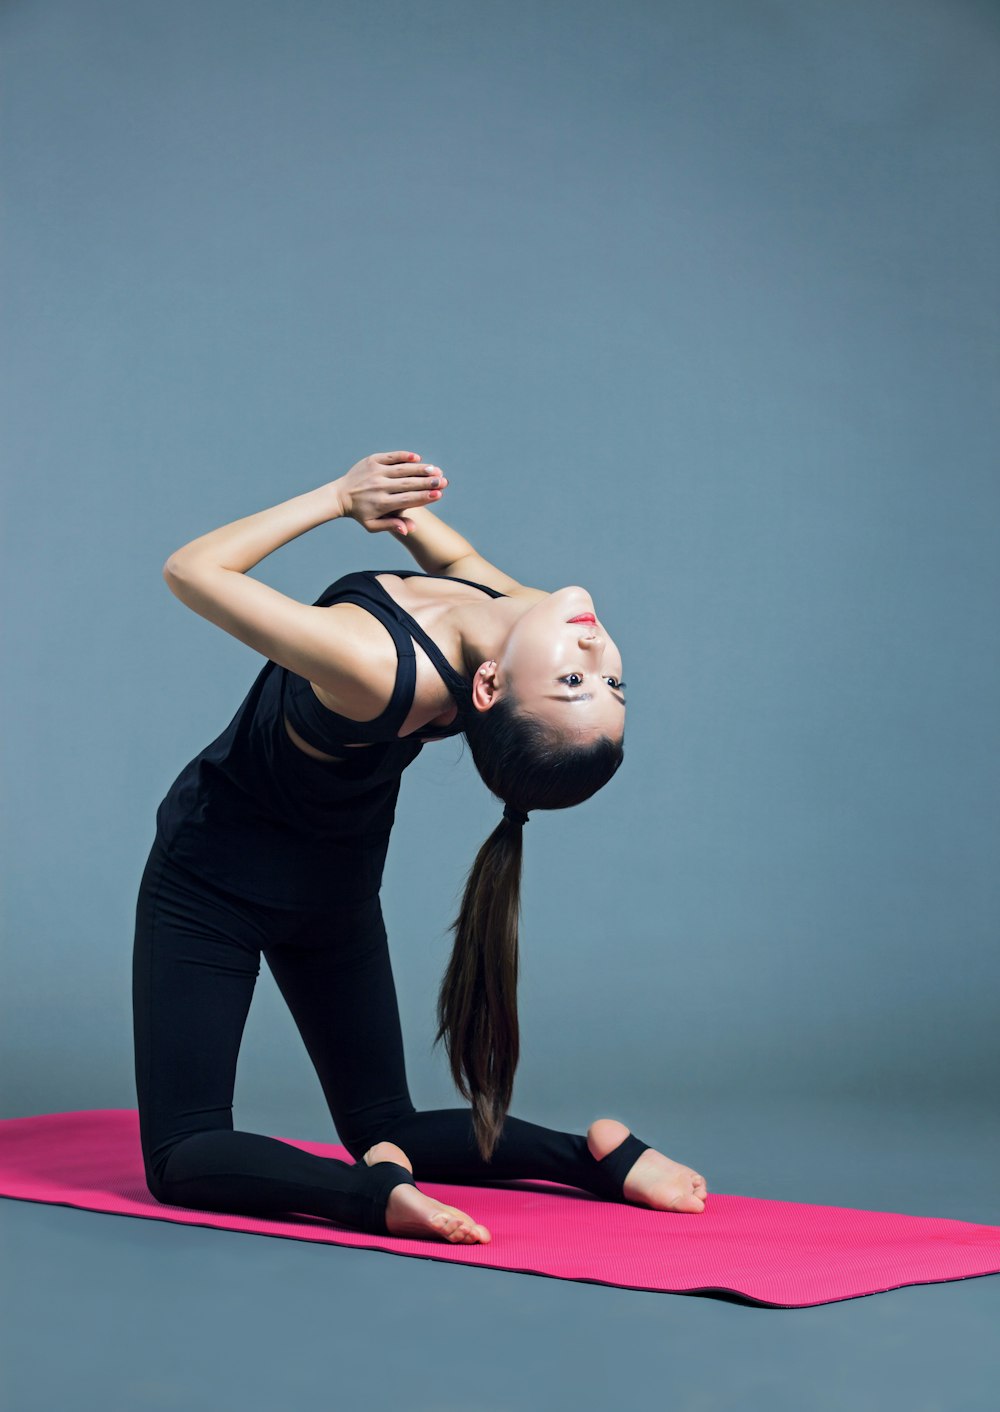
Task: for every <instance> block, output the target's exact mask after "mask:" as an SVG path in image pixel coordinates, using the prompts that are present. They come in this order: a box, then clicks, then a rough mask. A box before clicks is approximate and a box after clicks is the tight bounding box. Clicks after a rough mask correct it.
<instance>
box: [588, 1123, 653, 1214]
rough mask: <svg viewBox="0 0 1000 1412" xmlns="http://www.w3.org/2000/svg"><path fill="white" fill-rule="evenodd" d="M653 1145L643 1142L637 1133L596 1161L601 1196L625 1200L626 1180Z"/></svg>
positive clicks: (630, 1135)
mask: <svg viewBox="0 0 1000 1412" xmlns="http://www.w3.org/2000/svg"><path fill="white" fill-rule="evenodd" d="M650 1146H651V1144H650V1143H648V1142H643V1141H642V1139H641V1138H638V1137H636V1135H635V1133H629V1135H628V1137H627V1138H626V1139H625V1141H624V1142H621V1143H619V1144H618V1146H617V1147H616V1148H614V1150H613V1151H611V1152H609V1153H608V1155H607V1156H606V1157H602V1158H601V1159H600V1161H595V1163H594V1168H595V1171H596V1172H598V1173H600V1176H599V1178H598V1184H599V1185H600V1186H601V1188H602V1190H601V1191H600V1193H599V1194H600V1195H601V1196H605V1197H607V1198H608V1200H610V1201H621V1200H622V1198H623V1195H624V1193H623V1188H624V1186H625V1178H626V1177H627V1176H628V1174H629V1172H630V1171H631V1169H632V1167H633V1166H634V1165H635V1162H636V1160H637V1158H638V1157H639V1156H640V1155H641V1154H642V1153H643V1152H645V1151H646V1149H647V1147H650Z"/></svg>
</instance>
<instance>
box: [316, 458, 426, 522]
mask: <svg viewBox="0 0 1000 1412" xmlns="http://www.w3.org/2000/svg"><path fill="white" fill-rule="evenodd" d="M447 484H448V479H447V477H446V476H444V475H442V473H441V471H440V469H439V468H438V467H437V466H433V465H430V464H429V463H428V462H426V461H421V460H420V458H419V457H418V456H417V454H416V452H414V451H377V452H375V453H374V454H373V455H371V456H365V458H364V459H363V460H361V461H358V463H357V465H354V466H352V467H351V469H350V470H349V471H348V472H347V473H346V475H343V476H341V477H340V479H339V480H337V481H335V482H334V486H335V487H336V491H337V498H338V500H339V501H340V505H341V510H342V513H343V514H344V515H345V516H350V518H351V519H352V520H357V522H358V524H359V525H362V526H363V527H364V528H365V529H366V530H367V531H368V533H369V534H377V533H378V532H379V531H380V530H396V531H398V532H399V533H400V534H403V535H405V534H407V533H408V529H407V526H408V525H409V524H410V521H409V520H407V518H406V516H405V514H404V513H403V512H404V511H405V510H407V509H411V508H413V507H415V506H418V505H429V504H434V502H435V501H437V500H440V499H441V495H442V493H443V487H444V486H446V485H447Z"/></svg>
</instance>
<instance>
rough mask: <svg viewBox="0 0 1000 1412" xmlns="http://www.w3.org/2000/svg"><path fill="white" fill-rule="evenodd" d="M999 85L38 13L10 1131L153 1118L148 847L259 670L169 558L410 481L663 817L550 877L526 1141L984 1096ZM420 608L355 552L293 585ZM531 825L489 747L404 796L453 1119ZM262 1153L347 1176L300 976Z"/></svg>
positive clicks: (937, 25)
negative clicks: (724, 1111) (828, 1105)
mask: <svg viewBox="0 0 1000 1412" xmlns="http://www.w3.org/2000/svg"><path fill="white" fill-rule="evenodd" d="M997 34H998V19H997V10H996V8H995V6H992V5H987V4H981V3H974V0H954V2H953V3H948V4H944V3H935V2H934V0H905V3H903V2H902V0H900V3H895V4H886V3H883V4H880V5H879V6H877V7H872V6H871V5H870V4H868V3H867V0H838V3H836V4H819V3H805V4H803V3H802V0H770V3H761V4H753V5H747V4H744V3H736V2H735V0H711V3H705V0H683V3H682V2H681V0H677V3H664V4H653V3H638V0H626V3H623V4H618V5H616V6H615V7H609V6H607V5H606V4H603V3H600V4H599V3H591V0H586V2H585V3H579V0H578V2H577V3H548V4H544V5H542V4H534V3H505V4H503V5H494V6H488V5H483V6H479V5H477V6H470V5H467V4H462V3H457V0H440V2H439V3H421V4H416V5H404V4H398V5H397V4H389V3H384V0H383V3H379V4H377V5H374V6H372V5H369V4H363V3H360V0H351V3H340V2H339V0H338V3H336V4H321V3H307V0H294V2H293V3H288V0H286V3H283V4H282V5H280V6H279V5H268V4H264V3H236V0H233V3H223V2H222V0H216V3H212V4H209V5H205V4H202V3H192V2H191V0H185V3H176V2H175V3H172V4H171V5H169V6H164V5H154V4H152V3H130V4H125V3H122V0H106V2H105V3H98V0H87V3H84V4H79V3H68V0H62V3H57V2H56V0H52V3H48V4H40V3H34V4H32V3H27V0H21V2H20V3H9V4H8V5H6V6H5V7H4V14H3V38H4V53H5V59H4V64H5V69H6V73H5V77H4V88H5V94H6V97H5V100H4V106H5V110H6V116H5V123H4V129H5V132H6V141H5V144H4V155H3V181H4V192H5V195H4V201H3V216H2V219H3V237H4V248H5V256H4V265H5V275H6V278H5V293H6V298H5V315H4V320H5V329H6V332H5V336H4V340H3V343H4V366H3V369H2V373H3V378H2V381H3V386H4V389H5V401H6V418H5V427H6V429H5V432H4V446H5V453H6V454H5V457H4V460H5V469H4V473H3V474H4V531H3V534H4V539H3V551H2V556H0V566H2V574H3V593H4V602H5V614H4V620H5V621H4V643H3V650H4V665H5V671H4V673H3V711H4V730H3V734H2V751H3V764H4V772H3V773H4V786H3V787H4V808H3V826H4V837H3V885H4V913H5V921H4V934H5V943H4V985H3V988H2V990H3V1014H2V1027H3V1032H4V1035H5V1045H6V1047H7V1052H6V1054H5V1056H4V1063H3V1072H4V1076H5V1078H4V1090H3V1095H2V1105H3V1107H2V1111H3V1114H4V1115H5V1116H19V1115H26V1114H31V1113H40V1112H46V1111H63V1110H69V1109H76V1108H102V1107H107V1108H115V1107H133V1106H134V1102H135V1098H134V1089H133V1079H132V1067H131V1066H132V1050H131V1017H130V965H131V942H132V924H133V917H134V906H135V894H136V889H137V886H138V882H139V877H140V874H141V871H142V867H143V864H144V862H145V858H146V854H147V851H148V848H149V845H150V843H151V841H152V834H153V816H154V811H155V808H156V805H157V803H158V801H159V800H160V798H161V797H162V795H163V793H164V792H165V790H166V789H167V787H168V785H169V783H170V781H171V780H172V779H173V777H174V776H175V774H176V773H177V772H178V771H179V769H180V768H181V766H182V765H183V764H184V763H185V762H186V761H187V760H188V759H189V758H190V757H191V756H192V755H193V754H194V753H195V752H196V751H197V750H198V749H200V748H201V747H202V746H203V745H204V744H206V743H207V742H208V741H209V740H210V739H212V738H213V737H214V736H215V735H216V734H217V733H218V732H219V731H220V730H221V729H222V728H223V727H224V726H225V724H226V723H227V722H228V720H229V719H230V717H231V715H232V714H233V712H234V710H235V709H236V706H237V704H238V703H239V701H240V700H241V698H242V696H243V695H244V693H245V692H246V690H247V689H248V687H249V685H250V682H251V681H252V679H253V677H254V675H255V674H256V672H257V671H258V669H259V667H260V666H261V665H262V660H263V659H261V658H259V657H258V656H257V655H256V654H254V653H253V652H252V651H251V650H250V649H248V648H247V647H245V646H244V645H242V644H241V643H239V642H237V641H236V640H234V639H232V638H229V637H227V636H226V635H225V634H224V633H223V632H221V631H220V630H219V629H218V628H216V627H214V626H213V625H211V624H209V623H207V622H206V621H204V620H203V619H200V618H199V617H197V616H196V615H195V614H193V613H191V612H190V611H189V610H187V609H186V608H184V607H183V606H182V605H181V604H180V603H179V602H178V601H177V600H176V599H174V598H173V597H172V596H171V594H170V592H169V590H168V589H167V588H166V586H165V584H164V583H163V581H162V579H161V576H160V571H161V566H162V564H163V561H164V559H165V558H166V556H167V555H168V554H169V553H170V552H171V550H173V549H174V548H176V547H178V546H179V545H181V544H183V543H185V542H186V541H187V540H189V539H191V538H193V537H195V536H196V535H198V534H200V533H203V532H204V531H206V530H208V529H211V528H214V527H216V526H218V525H220V524H222V523H225V522H227V521H229V520H232V519H236V518H238V517H240V516H242V515H245V514H249V513H251V512H253V511H255V510H259V509H261V508H263V507H264V506H267V505H272V504H275V503H277V502H279V501H281V500H284V499H286V498H288V497H290V496H292V495H295V494H298V493H300V492H301V491H304V490H308V489H311V488H312V487H314V486H316V485H319V484H320V483H322V482H324V481H326V480H329V479H332V478H333V477H334V476H336V475H338V474H340V473H342V472H343V471H344V470H346V469H347V468H348V467H349V466H350V465H351V464H352V463H353V462H354V461H356V460H357V459H358V458H359V457H361V456H363V455H365V454H367V453H369V452H371V451H377V450H387V449H390V448H394V447H397V446H399V447H408V448H412V449H414V450H416V451H418V452H419V453H421V454H422V455H423V456H425V457H428V458H430V459H433V460H434V461H435V462H437V463H438V464H440V465H441V466H442V467H443V468H444V469H445V471H446V472H447V474H448V476H449V477H450V481H451V484H450V488H449V490H448V491H447V493H446V497H445V501H444V505H443V508H442V511H441V513H442V515H443V516H444V517H445V518H446V519H448V520H449V521H450V522H451V523H453V524H454V525H455V526H456V527H457V528H458V529H459V530H461V531H462V532H463V533H464V534H466V535H467V536H468V537H469V538H470V539H471V540H472V542H473V543H474V544H475V545H476V546H477V548H479V549H480V550H481V551H482V552H483V553H484V554H485V555H487V556H488V557H490V558H492V559H494V560H495V561H496V562H497V563H498V564H500V565H501V566H502V567H503V568H504V569H506V570H508V571H509V572H511V573H512V574H514V575H516V576H518V577H520V578H522V579H523V580H525V581H526V582H529V583H533V584H537V585H540V586H542V587H546V588H556V587H559V586H561V585H563V584H567V583H583V584H585V585H586V586H587V587H588V588H589V589H590V590H591V591H592V593H593V595H594V599H595V602H596V603H597V605H598V608H599V611H600V612H601V614H602V616H603V618H604V620H605V621H606V623H607V624H608V626H609V628H610V629H611V631H612V632H613V633H614V634H615V635H616V637H617V639H618V641H619V644H620V646H621V648H622V651H623V655H624V676H625V679H626V681H627V682H628V685H629V694H630V707H629V715H628V725H627V733H626V762H625V765H624V767H623V769H622V771H621V772H620V773H619V775H618V776H617V777H616V779H615V780H614V782H613V783H612V785H611V786H610V787H609V788H607V789H606V790H605V791H603V792H602V793H601V794H600V795H598V796H597V797H596V798H595V799H593V800H592V801H590V802H589V803H587V804H586V805H584V806H582V807H580V808H578V809H576V810H572V811H567V812H565V813H560V814H553V815H548V816H545V815H537V816H534V817H533V818H532V821H531V824H530V826H529V827H528V829H527V830H526V834H525V844H526V863H525V885H524V923H523V932H522V955H523V970H522V985H521V1013H522V1024H523V1060H522V1064H521V1068H520V1071H519V1075H518V1083H517V1089H516V1093H515V1106H514V1111H515V1112H518V1113H519V1114H521V1115H522V1116H525V1117H531V1118H534V1119H536V1120H538V1121H549V1122H552V1123H555V1124H558V1125H562V1126H567V1127H572V1128H574V1129H577V1130H582V1128H583V1126H584V1125H585V1124H586V1123H587V1122H589V1121H590V1119H591V1118H593V1117H595V1116H597V1115H598V1114H601V1113H612V1114H615V1115H616V1116H619V1117H622V1118H624V1119H625V1120H626V1121H630V1122H632V1123H633V1125H635V1126H636V1128H637V1130H638V1131H639V1132H640V1135H642V1136H644V1137H645V1138H646V1139H647V1140H649V1141H653V1142H654V1143H656V1144H657V1145H663V1146H665V1147H666V1148H667V1150H672V1149H671V1146H670V1142H671V1137H672V1128H671V1112H672V1111H673V1110H674V1109H675V1108H676V1106H677V1105H678V1103H679V1102H680V1101H681V1099H682V1098H683V1100H684V1102H686V1103H687V1104H689V1105H691V1104H694V1105H697V1106H700V1107H702V1108H704V1109H706V1110H710V1109H711V1108H712V1105H713V1104H719V1105H721V1104H726V1105H728V1107H729V1109H730V1110H731V1111H737V1112H738V1111H739V1110H741V1109H743V1108H745V1107H746V1105H747V1104H749V1103H751V1102H753V1103H758V1102H759V1101H760V1100H761V1099H762V1098H763V1097H765V1096H767V1095H786V1096H788V1097H789V1098H790V1099H793V1098H800V1099H802V1100H804V1101H807V1102H808V1101H811V1100H812V1099H813V1098H815V1099H817V1100H820V1099H823V1100H827V1101H829V1102H835V1101H841V1100H845V1101H846V1102H847V1103H848V1104H850V1103H852V1102H860V1101H861V1100H863V1099H868V1098H871V1097H876V1098H879V1099H884V1100H887V1101H888V1103H889V1104H896V1103H899V1104H904V1103H913V1102H916V1103H917V1104H921V1103H923V1102H925V1101H926V1102H931V1101H935V1102H936V1101H937V1100H945V1101H952V1100H954V1101H958V1100H959V1099H962V1100H975V1099H977V1098H980V1099H981V1098H985V1097H986V1096H988V1095H989V1096H995V1090H996V1081H997V1078H998V1058H997V1044H996V1032H997V1026H996V1019H997V1003H996V993H997V981H998V971H1000V955H998V946H997V942H998V940H1000V887H998V879H1000V870H998V868H997V858H998V842H1000V839H998V833H1000V829H998V822H1000V819H998V813H1000V810H998V789H997V784H998V779H997V775H998V751H997V745H998V731H997V723H998V721H1000V691H998V685H1000V683H998V654H997V637H996V619H997V608H998V567H1000V556H998V552H997V550H998V538H997V529H998V510H1000V485H998V472H997V462H996V450H997V439H996V430H997V420H998V410H1000V409H998V397H997V385H998V384H997V370H998V369H997V364H998V357H997V352H998V341H997V323H998V304H997V294H998V280H997V266H998V257H997V245H996V240H995V235H996V231H997V229H1000V209H998V208H1000V200H998V194H1000V192H998V176H997V172H998V167H997V160H996V158H997V152H996V147H997V143H996V134H997V133H998V131H1000V126H998V117H1000V114H998V111H997V109H998V106H1000V104H998V97H997V95H998V87H997V84H996V71H997V53H998V46H997ZM393 566H406V567H412V566H413V565H412V561H411V560H410V559H409V557H408V556H407V554H406V551H405V549H404V548H403V547H402V546H401V545H398V544H396V543H395V542H394V541H393V540H392V539H391V538H390V536H388V535H382V536H368V535H366V534H365V533H364V531H362V530H361V529H360V528H359V527H358V526H356V525H355V524H353V523H350V522H342V523H335V524H331V525H327V526H323V527H321V528H320V529H318V530H316V531H314V532H313V533H311V534H309V535H307V536H305V537H303V538H301V539H299V540H297V541H295V542H293V543H292V544H290V545H288V546H287V547H285V548H283V549H281V550H279V551H278V552H277V553H276V554H274V555H273V556H272V557H270V558H269V559H266V560H264V561H263V562H262V563H261V564H260V565H259V566H258V567H257V568H256V569H255V570H253V573H254V574H255V575H256V576H259V577H260V578H262V579H264V580H265V581H266V582H268V583H271V584H273V585H274V586H275V587H277V588H279V589H281V590H282V591H284V592H286V593H290V594H293V595H295V596H296V597H299V598H301V599H303V600H306V601H311V600H312V599H313V598H314V597H315V596H317V594H318V593H319V591H320V590H321V589H322V588H323V587H325V586H326V585H327V584H328V583H329V582H330V581H331V580H332V579H333V578H335V577H337V576H338V575H339V574H341V573H343V572H345V571H346V570H348V569H352V568H363V567H374V568H391V567H393ZM498 817H499V808H498V806H497V805H496V804H495V802H494V801H493V800H492V799H491V798H490V796H489V795H488V794H487V792H486V790H485V788H484V787H483V786H482V784H481V783H480V781H479V779H478V776H477V775H476V774H475V771H474V769H473V767H472V764H471V760H470V759H469V758H468V754H467V752H463V749H462V746H461V743H460V742H458V741H452V742H448V743H446V744H444V745H441V746H437V747H429V748H428V749H426V750H425V752H424V754H423V756H422V757H421V758H420V759H419V760H418V762H417V763H416V764H415V765H414V766H413V767H412V769H411V770H410V771H409V772H408V774H407V777H406V778H405V780H404V785H403V790H402V795H401V801H400V807H399V812H398V821H397V827H396V831H395V834H394V838H393V843H392V846H391V850H390V855H389V863H388V867H387V873H386V882H385V888H384V905H385V912H386V917H387V923H388V927H389V932H390V938H391V944H392V949H393V956H394V963H395V967H396V976H397V984H398V988H399V992H400V1002H401V1009H402V1014H403V1022H404V1028H405V1033H406V1042H407V1054H408V1060H409V1068H410V1078H411V1086H412V1089H413V1093H414V1098H415V1100H416V1101H417V1102H418V1104H420V1105H421V1106H436V1105H439V1104H442V1103H446V1104H447V1103H452V1102H458V1101H459V1100H458V1098H457V1095H456V1094H455V1091H454V1089H453V1088H452V1086H451V1083H450V1079H449V1078H448V1076H447V1071H446V1066H445V1062H444V1056H443V1051H442V1050H441V1049H439V1050H437V1051H434V1052H433V1053H432V1051H431V1048H430V1043H431V1038H432V1035H433V1005H434V998H435V995H436V990H437V984H438V980H439V977H440V974H441V971H442V968H443V966H444V963H445V960H446V958H447V955H448V951H449V946H450V939H449V936H448V933H447V926H448V923H449V921H450V920H451V918H452V917H453V915H454V911H455V908H456V906H457V900H458V896H459V892H460V889H461V886H462V883H463V880H464V876H465V871H466V869H467V868H468V866H469V864H470V863H471V861H472V858H473V856H474V852H475V849H476V847H477V846H478V844H479V842H480V840H481V839H482V838H483V837H484V836H485V834H486V832H487V831H488V830H489V829H490V828H491V827H492V826H493V824H494V823H495V822H496V820H497V819H498ZM236 1118H237V1122H238V1123H240V1124H242V1125H243V1126H256V1127H258V1128H261V1129H265V1130H268V1131H270V1132H273V1133H276V1134H279V1135H284V1136H292V1137H302V1138H314V1139H316V1140H332V1137H331V1130H330V1126H329V1119H328V1117H327V1115H326V1112H325V1108H324V1105H323V1101H322V1096H321V1094H320V1091H319V1086H318V1083H317V1082H316V1079H315V1077H314V1075H313V1073H312V1070H311V1068H310V1067H309V1063H308V1060H307V1058H306V1056H305V1053H304V1050H303V1048H302V1045H301V1042H300V1041H299V1039H298V1036H297V1034H296V1032H295V1030H294V1026H293V1025H292V1022H291V1019H290V1017H289V1015H288V1014H287V1012H286V1011H285V1009H284V1008H283V1003H282V1002H281V1000H280V997H279V996H278V993H277V990H276V988H275V987H274V984H273V982H272V980H271V978H270V975H269V973H268V972H267V971H266V968H265V969H263V970H262V974H261V979H260V982H259V987H258V993H257V996H256V999H255V1002H254V1006H253V1009H252V1011H251V1017H250V1022H249V1025H248V1028H247V1032H246V1038H245V1041H244V1049H243V1054H242V1057H241V1061H240V1071H239V1077H238V1081H237V1111H236ZM724 1139H725V1134H722V1135H721V1137H720V1142H723V1141H724ZM674 1147H675V1148H676V1147H677V1144H676V1143H675V1144H674ZM722 1150H723V1149H722V1148H720V1152H721V1151H722ZM674 1155H676V1156H678V1157H681V1158H683V1159H684V1160H689V1161H692V1162H694V1163H696V1164H698V1165H700V1166H701V1167H702V1170H706V1171H708V1170H711V1171H712V1175H713V1176H716V1169H714V1168H712V1169H710V1168H709V1165H708V1157H707V1155H706V1154H705V1153H704V1151H703V1150H702V1149H699V1150H698V1151H694V1150H692V1148H691V1147H690V1146H689V1147H687V1148H685V1149H683V1150H675V1151H674ZM726 1161H727V1164H728V1172H727V1174H726V1175H727V1176H728V1178H729V1180H728V1181H727V1182H722V1181H718V1180H717V1182H716V1185H717V1187H723V1186H724V1187H726V1189H729V1190H739V1189H744V1190H745V1189H747V1188H746V1184H745V1183H744V1185H743V1187H742V1188H741V1186H740V1175H739V1174H740V1166H739V1154H738V1153H737V1152H736V1151H732V1152H726ZM787 1161H788V1159H787V1158H785V1159H783V1165H786V1164H787ZM777 1183H778V1174H777V1173H775V1174H774V1179H773V1180H771V1181H770V1182H768V1183H766V1184H765V1182H764V1181H761V1183H760V1186H759V1188H758V1189H760V1194H779V1191H778V1185H777ZM761 1188H763V1189H761ZM858 1204H862V1203H860V1202H859V1203H858ZM934 1209H936V1210H937V1211H938V1212H939V1213H941V1214H946V1213H947V1211H945V1210H943V1209H942V1206H941V1203H940V1202H939V1203H938V1204H937V1206H936V1207H935V1208H934ZM970 1214H972V1213H970ZM979 1219H984V1213H983V1212H982V1208H979Z"/></svg>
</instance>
